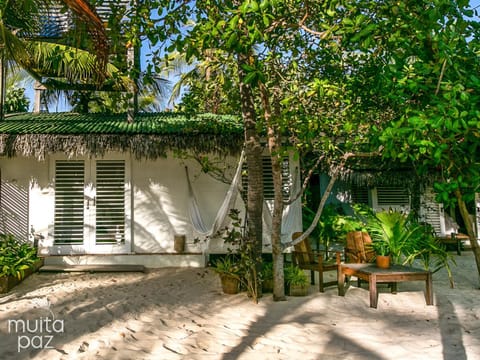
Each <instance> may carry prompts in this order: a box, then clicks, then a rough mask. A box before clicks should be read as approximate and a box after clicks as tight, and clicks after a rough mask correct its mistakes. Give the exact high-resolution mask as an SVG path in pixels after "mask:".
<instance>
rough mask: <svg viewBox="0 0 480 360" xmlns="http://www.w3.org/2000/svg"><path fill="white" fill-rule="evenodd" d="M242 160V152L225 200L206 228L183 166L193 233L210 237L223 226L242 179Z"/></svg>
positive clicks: (186, 170) (186, 169)
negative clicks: (211, 222)
mask: <svg viewBox="0 0 480 360" xmlns="http://www.w3.org/2000/svg"><path fill="white" fill-rule="evenodd" d="M244 158H245V156H244V152H243V151H242V153H241V155H240V159H239V161H238V166H237V170H236V172H235V175H234V177H233V180H232V183H231V184H230V187H229V188H228V191H227V193H226V195H225V199H224V200H223V203H222V205H221V206H220V208H219V209H218V211H217V215H216V217H215V220H214V222H213V224H212V225H211V226H210V227H208V226H207V225H206V224H205V222H204V221H203V218H202V214H201V211H200V207H199V206H198V201H197V198H196V196H195V192H194V191H193V186H192V183H191V181H190V176H189V174H188V168H187V167H186V166H185V172H186V174H187V183H188V193H189V197H190V202H189V206H188V210H189V216H190V221H191V222H192V225H193V228H194V229H195V231H196V232H198V233H199V234H201V235H203V236H206V237H210V236H211V235H212V234H215V233H216V232H217V231H218V230H219V229H220V228H221V227H222V226H224V225H225V222H226V218H227V216H228V214H229V212H230V210H231V209H232V208H233V206H234V204H235V201H236V199H237V194H238V188H239V183H240V180H241V178H242V165H243V161H244ZM207 247H208V244H207Z"/></svg>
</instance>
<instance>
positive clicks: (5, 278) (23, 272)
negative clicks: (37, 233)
mask: <svg viewBox="0 0 480 360" xmlns="http://www.w3.org/2000/svg"><path fill="white" fill-rule="evenodd" d="M0 264H1V267H0V293H6V292H8V291H9V290H10V289H11V288H12V287H14V286H15V285H17V284H18V283H20V282H21V281H22V280H23V279H25V278H26V277H27V276H29V275H31V274H33V273H34V272H35V271H37V270H38V269H39V268H40V267H41V265H42V264H43V261H42V260H41V259H39V258H38V257H37V249H36V248H34V247H33V246H31V244H29V243H22V242H20V241H18V240H17V239H16V238H15V237H14V236H13V235H11V234H0Z"/></svg>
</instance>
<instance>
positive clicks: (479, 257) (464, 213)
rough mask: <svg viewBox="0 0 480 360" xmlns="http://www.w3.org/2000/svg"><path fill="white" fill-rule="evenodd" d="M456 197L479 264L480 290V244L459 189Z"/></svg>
mask: <svg viewBox="0 0 480 360" xmlns="http://www.w3.org/2000/svg"><path fill="white" fill-rule="evenodd" d="M455 197H456V198H457V203H458V209H459V210H460V214H461V215H462V218H463V222H464V223H465V228H466V229H467V234H468V237H469V238H470V245H471V247H472V251H473V254H474V256H475V262H476V264H477V272H478V276H479V283H478V286H479V288H480V246H479V244H478V241H477V237H476V236H475V231H474V227H473V221H472V218H471V217H470V214H469V213H468V209H467V206H466V205H465V201H464V200H463V198H462V193H461V191H460V190H459V189H457V190H455Z"/></svg>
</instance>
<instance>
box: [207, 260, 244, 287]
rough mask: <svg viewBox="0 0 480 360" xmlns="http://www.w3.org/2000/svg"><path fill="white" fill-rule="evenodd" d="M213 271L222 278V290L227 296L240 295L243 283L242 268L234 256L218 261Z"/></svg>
mask: <svg viewBox="0 0 480 360" xmlns="http://www.w3.org/2000/svg"><path fill="white" fill-rule="evenodd" d="M213 270H214V271H215V272H216V273H217V274H218V275H219V276H220V281H221V283H222V290H223V292H224V293H225V294H236V293H238V291H239V288H240V281H241V274H240V267H239V266H238V264H237V263H236V262H235V260H234V259H233V257H232V256H225V257H222V258H220V259H218V260H217V261H216V262H215V264H214V266H213Z"/></svg>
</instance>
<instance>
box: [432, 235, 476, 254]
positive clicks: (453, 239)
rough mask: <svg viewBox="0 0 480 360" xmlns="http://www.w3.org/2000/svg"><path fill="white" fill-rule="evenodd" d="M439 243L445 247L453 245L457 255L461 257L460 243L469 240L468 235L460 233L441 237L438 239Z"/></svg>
mask: <svg viewBox="0 0 480 360" xmlns="http://www.w3.org/2000/svg"><path fill="white" fill-rule="evenodd" d="M438 239H439V240H440V242H441V243H442V244H445V245H455V248H456V250H457V254H458V255H462V241H463V240H469V239H470V238H469V237H468V235H465V234H462V233H458V234H455V233H452V234H451V235H450V236H441V237H438Z"/></svg>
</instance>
